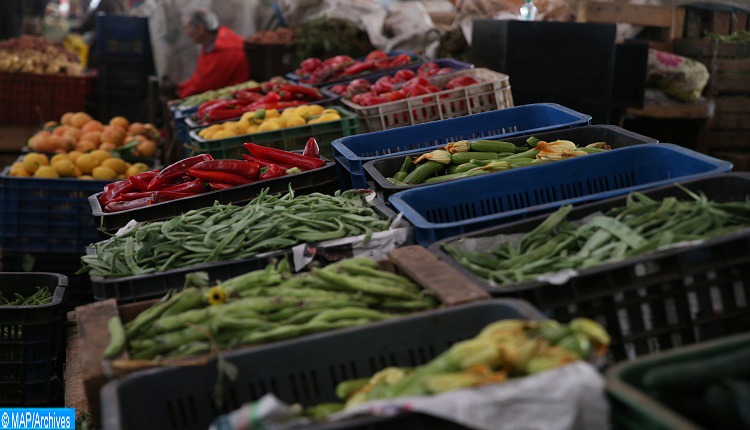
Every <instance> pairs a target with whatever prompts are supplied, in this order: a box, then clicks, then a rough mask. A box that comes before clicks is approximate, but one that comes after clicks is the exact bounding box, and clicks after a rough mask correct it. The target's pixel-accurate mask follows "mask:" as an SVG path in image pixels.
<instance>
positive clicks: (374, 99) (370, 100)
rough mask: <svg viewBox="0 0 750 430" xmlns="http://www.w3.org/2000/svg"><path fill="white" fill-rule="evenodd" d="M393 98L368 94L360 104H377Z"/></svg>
mask: <svg viewBox="0 0 750 430" xmlns="http://www.w3.org/2000/svg"><path fill="white" fill-rule="evenodd" d="M391 101H393V100H391V99H389V98H387V97H383V96H376V95H368V96H366V97H363V98H362V99H361V100H360V101H359V102H358V104H360V105H362V106H375V105H379V104H383V103H388V102H391Z"/></svg>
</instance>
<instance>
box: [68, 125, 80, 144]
mask: <svg viewBox="0 0 750 430" xmlns="http://www.w3.org/2000/svg"><path fill="white" fill-rule="evenodd" d="M82 134H83V132H82V131H81V129H80V128H75V127H68V129H67V130H65V134H63V136H70V137H72V138H73V139H74V140H75V141H76V142H78V139H80V138H81V135H82Z"/></svg>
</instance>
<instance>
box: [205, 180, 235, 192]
mask: <svg viewBox="0 0 750 430" xmlns="http://www.w3.org/2000/svg"><path fill="white" fill-rule="evenodd" d="M207 184H208V186H209V188H211V191H221V190H226V189H227V188H234V185H232V184H225V183H223V182H216V181H211V182H207Z"/></svg>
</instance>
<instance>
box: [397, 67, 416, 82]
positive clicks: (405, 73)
mask: <svg viewBox="0 0 750 430" xmlns="http://www.w3.org/2000/svg"><path fill="white" fill-rule="evenodd" d="M415 76H417V75H416V73H414V72H413V71H411V70H409V69H403V70H399V71H398V72H396V74H395V75H393V78H394V79H397V80H398V81H399V82H406V81H408V80H409V79H411V78H413V77H415Z"/></svg>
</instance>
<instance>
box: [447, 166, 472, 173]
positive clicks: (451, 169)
mask: <svg viewBox="0 0 750 430" xmlns="http://www.w3.org/2000/svg"><path fill="white" fill-rule="evenodd" d="M460 166H463V164H460V165H459V164H451V165H450V166H448V173H459V172H460V171H459V170H458V168H459V167H460ZM472 167H474V166H472Z"/></svg>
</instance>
